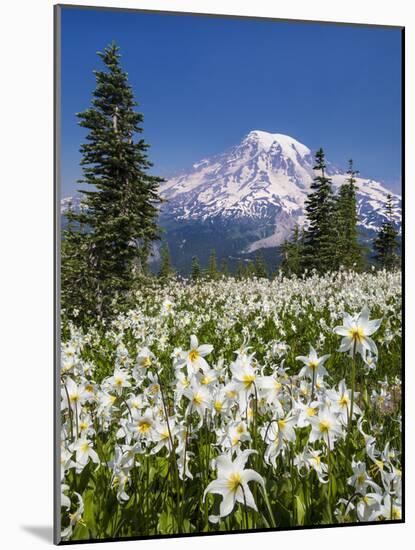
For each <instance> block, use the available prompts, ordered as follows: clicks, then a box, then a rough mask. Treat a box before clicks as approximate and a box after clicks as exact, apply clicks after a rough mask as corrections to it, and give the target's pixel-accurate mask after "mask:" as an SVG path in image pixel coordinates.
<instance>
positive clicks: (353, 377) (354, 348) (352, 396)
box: [347, 342, 356, 460]
mask: <svg viewBox="0 0 415 550" xmlns="http://www.w3.org/2000/svg"><path fill="white" fill-rule="evenodd" d="M355 379H356V342H355V343H354V344H353V355H352V380H351V390H352V393H351V396H350V415H349V425H348V427H347V458H348V460H350V441H351V437H352V422H353V407H354V389H355Z"/></svg>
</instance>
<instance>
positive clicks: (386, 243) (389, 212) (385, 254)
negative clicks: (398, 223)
mask: <svg viewBox="0 0 415 550" xmlns="http://www.w3.org/2000/svg"><path fill="white" fill-rule="evenodd" d="M387 198H388V200H387V203H386V221H385V223H384V224H383V225H382V227H381V229H380V231H379V233H378V235H377V237H376V239H375V242H374V249H375V259H376V262H377V264H378V266H379V267H381V268H385V269H393V268H394V267H397V266H398V265H399V258H398V255H397V250H398V248H399V243H398V231H397V230H396V228H395V226H394V224H393V205H392V196H391V195H388V197H387Z"/></svg>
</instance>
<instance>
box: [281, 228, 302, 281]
mask: <svg viewBox="0 0 415 550" xmlns="http://www.w3.org/2000/svg"><path fill="white" fill-rule="evenodd" d="M281 252H282V262H281V268H280V269H281V270H282V272H283V273H284V275H288V276H291V275H300V274H301V273H302V270H303V254H304V231H303V230H300V228H299V226H298V225H297V224H296V225H295V226H294V229H293V232H292V235H291V238H290V239H288V240H286V241H285V242H284V243H283V245H282V249H281Z"/></svg>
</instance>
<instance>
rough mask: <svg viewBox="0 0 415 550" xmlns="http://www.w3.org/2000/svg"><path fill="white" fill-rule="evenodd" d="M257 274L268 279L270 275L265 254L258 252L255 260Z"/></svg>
mask: <svg viewBox="0 0 415 550" xmlns="http://www.w3.org/2000/svg"><path fill="white" fill-rule="evenodd" d="M254 268H255V276H256V277H258V278H260V279H266V278H267V277H268V272H267V264H266V262H265V258H264V254H263V253H262V251H261V252H257V254H256V255H255V260H254Z"/></svg>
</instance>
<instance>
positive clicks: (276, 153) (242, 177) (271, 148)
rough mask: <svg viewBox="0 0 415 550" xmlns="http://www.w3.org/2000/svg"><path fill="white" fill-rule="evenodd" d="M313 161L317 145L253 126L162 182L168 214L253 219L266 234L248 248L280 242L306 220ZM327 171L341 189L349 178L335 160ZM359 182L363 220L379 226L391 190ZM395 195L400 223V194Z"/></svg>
mask: <svg viewBox="0 0 415 550" xmlns="http://www.w3.org/2000/svg"><path fill="white" fill-rule="evenodd" d="M313 164H314V157H313V154H312V152H311V150H310V149H309V148H308V147H307V146H306V145H303V144H302V143H300V142H299V141H297V140H295V139H294V138H292V137H290V136H287V135H283V134H271V133H269V132H264V131H259V130H255V131H252V132H250V133H249V134H248V135H247V136H245V138H244V139H243V140H242V141H241V143H239V144H238V145H236V146H234V147H232V148H231V149H229V150H228V151H226V152H225V153H223V154H220V155H217V156H214V157H212V158H209V159H204V160H202V161H200V162H198V163H196V164H194V165H193V168H192V169H191V170H190V171H189V172H186V173H183V174H181V175H179V176H177V177H174V178H172V179H169V180H168V181H167V182H166V183H165V184H164V185H163V186H162V187H161V194H162V195H163V196H164V198H165V199H167V201H168V202H167V205H166V206H165V207H164V208H163V214H162V219H165V220H166V221H167V220H169V221H170V222H172V221H173V220H175V221H176V222H178V223H181V224H185V223H186V222H209V221H213V220H215V222H216V223H221V224H225V225H229V222H230V221H231V220H232V222H233V224H237V223H238V222H241V221H244V222H245V223H246V222H253V223H254V224H256V225H257V228H260V227H261V226H263V230H262V231H259V233H263V235H262V236H261V235H259V237H260V238H258V239H255V240H253V241H251V242H249V243H247V246H246V248H245V251H247V252H251V251H253V250H256V249H259V248H268V247H275V246H278V245H279V244H281V243H282V242H283V241H284V239H285V238H286V237H287V236H288V235H289V233H290V231H291V229H292V228H293V226H294V225H295V224H296V223H298V224H300V225H302V224H303V223H304V219H305V218H304V202H305V200H306V198H307V194H308V193H309V191H310V185H311V183H312V180H313V177H314V176H315V173H314V170H313ZM327 173H328V174H329V175H330V176H331V177H332V180H333V186H334V188H335V189H336V188H337V187H339V186H340V185H341V184H342V183H343V182H344V181H345V179H346V177H347V174H345V173H342V171H341V170H339V169H337V168H335V167H334V166H333V165H331V164H330V163H328V166H327ZM356 186H357V200H358V209H359V217H360V224H361V225H362V226H363V227H364V228H366V229H368V230H377V229H378V228H379V227H380V225H381V224H382V222H383V221H384V206H385V203H386V197H387V195H388V193H391V192H390V191H389V190H388V189H386V188H385V187H384V186H383V185H382V184H381V183H380V182H376V181H374V180H371V179H364V178H357V182H356ZM391 194H392V196H393V201H394V203H395V204H396V206H397V208H396V213H395V216H396V222H397V224H399V223H400V197H399V196H398V195H396V194H394V193H391ZM264 224H265V226H264Z"/></svg>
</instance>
